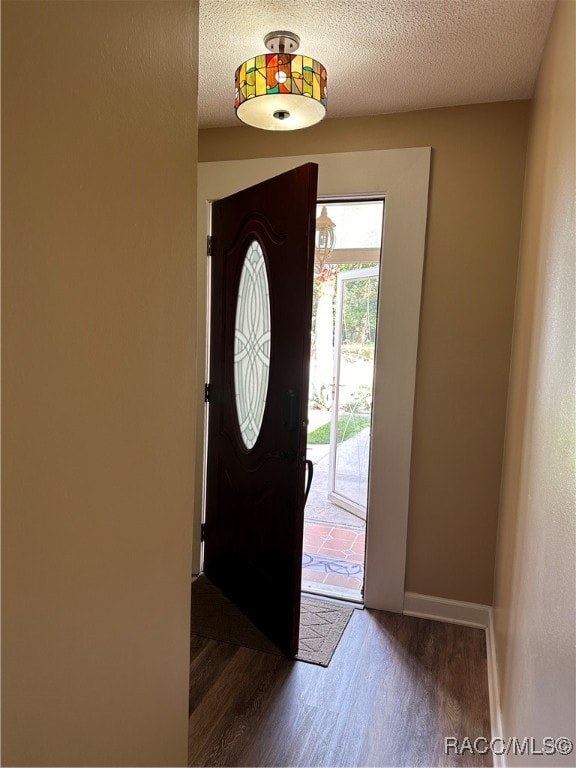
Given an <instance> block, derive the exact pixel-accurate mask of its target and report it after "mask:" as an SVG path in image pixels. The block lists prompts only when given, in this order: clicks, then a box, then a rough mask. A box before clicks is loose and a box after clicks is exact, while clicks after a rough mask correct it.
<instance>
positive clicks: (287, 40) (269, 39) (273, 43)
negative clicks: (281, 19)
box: [264, 30, 300, 53]
mask: <svg viewBox="0 0 576 768" xmlns="http://www.w3.org/2000/svg"><path fill="white" fill-rule="evenodd" d="M264 45H265V46H266V48H268V50H269V51H272V53H294V51H297V50H298V48H299V47H300V38H299V37H298V35H295V34H294V32H286V31H284V30H279V31H277V32H269V33H268V34H267V35H266V37H265V38H264Z"/></svg>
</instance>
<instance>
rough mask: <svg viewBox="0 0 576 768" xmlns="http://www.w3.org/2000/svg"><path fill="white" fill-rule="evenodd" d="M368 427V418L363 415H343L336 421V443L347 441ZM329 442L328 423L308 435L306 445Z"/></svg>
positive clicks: (366, 415)
mask: <svg viewBox="0 0 576 768" xmlns="http://www.w3.org/2000/svg"><path fill="white" fill-rule="evenodd" d="M369 426H370V416H369V415H368V414H364V413H358V414H343V415H342V416H340V418H339V419H338V442H339V443H342V442H344V440H348V439H349V438H351V437H354V435H357V434H358V432H361V431H362V430H363V429H365V428H366V427H369ZM329 442H330V422H328V423H326V424H322V425H321V426H320V427H317V428H316V429H315V430H313V431H312V432H310V433H309V434H308V445H327V444H328V443H329Z"/></svg>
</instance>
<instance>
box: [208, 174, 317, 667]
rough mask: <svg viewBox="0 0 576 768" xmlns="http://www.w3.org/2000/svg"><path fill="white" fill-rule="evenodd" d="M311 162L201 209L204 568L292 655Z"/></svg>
mask: <svg viewBox="0 0 576 768" xmlns="http://www.w3.org/2000/svg"><path fill="white" fill-rule="evenodd" d="M317 175H318V166H317V165H315V164H307V165H303V166H301V167H299V168H296V169H294V170H292V171H289V172H287V173H284V174H282V175H281V176H277V177H275V178H272V179H269V180H268V181H265V182H263V183H261V184H257V185H256V186H254V187H251V188H250V189H246V190H243V191H242V192H238V193H237V194H235V195H232V196H230V197H227V198H225V199H223V200H219V201H217V202H215V203H214V204H213V206H212V256H211V289H212V295H211V318H210V395H209V398H210V399H209V427H208V457H207V478H206V518H205V546H204V572H205V573H206V575H207V576H208V578H209V579H211V581H213V582H214V583H215V584H216V585H217V586H219V587H220V588H221V589H222V590H223V591H224V592H225V594H227V595H228V596H229V597H230V598H231V599H232V600H233V601H234V602H235V603H236V604H237V605H238V607H240V608H241V609H242V610H243V611H244V613H245V614H246V615H247V616H249V618H251V619H252V621H253V622H254V623H255V624H257V626H259V627H260V629H262V631H264V632H265V633H266V634H267V635H268V636H269V637H270V638H271V639H272V640H273V641H274V642H275V643H276V644H277V645H278V647H279V648H281V649H282V650H283V651H284V652H285V653H286V654H288V655H294V654H296V653H297V651H298V628H299V615H300V581H301V567H302V532H303V524H304V485H305V459H306V426H307V400H308V369H309V361H310V325H311V313H312V284H313V267H314V231H315V214H316V187H317Z"/></svg>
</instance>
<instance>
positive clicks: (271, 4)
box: [199, 0, 554, 128]
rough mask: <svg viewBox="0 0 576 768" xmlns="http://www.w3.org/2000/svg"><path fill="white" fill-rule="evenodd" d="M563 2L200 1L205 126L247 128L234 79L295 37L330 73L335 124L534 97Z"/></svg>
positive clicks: (330, 113)
mask: <svg viewBox="0 0 576 768" xmlns="http://www.w3.org/2000/svg"><path fill="white" fill-rule="evenodd" d="M553 10H554V0H331V2H327V1H326V0H281V1H280V0H267V1H266V0H200V96H199V99H200V127H201V128H208V127H215V126H225V125H240V123H239V121H238V119H237V118H236V117H235V115H234V108H233V100H234V72H235V70H236V67H237V66H238V65H239V64H241V63H242V62H243V61H244V60H245V59H248V58H250V57H251V56H254V55H256V54H259V53H265V52H266V49H265V48H264V42H263V39H264V36H265V35H266V34H267V33H268V32H271V31H273V30H277V29H287V30H290V31H292V32H295V33H296V34H297V35H299V36H300V39H301V44H300V50H299V53H303V54H305V55H309V56H312V57H314V58H315V59H318V60H319V61H321V62H322V64H324V66H325V67H326V68H327V70H328V115H327V116H328V117H345V116H351V115H374V114H383V113H386V112H406V111H409V110H414V109H426V108H430V107H444V106H451V105H456V104H474V103H481V102H487V101H504V100H507V99H525V98H530V97H531V96H532V90H533V87H534V82H535V79H536V75H537V72H538V66H539V64H540V59H541V56H542V50H543V47H544V41H545V38H546V33H547V31H548V26H549V23H550V18H551V16H552V12H553Z"/></svg>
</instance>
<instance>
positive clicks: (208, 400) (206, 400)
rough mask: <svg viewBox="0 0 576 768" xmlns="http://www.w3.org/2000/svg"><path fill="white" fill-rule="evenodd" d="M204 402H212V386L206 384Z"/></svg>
mask: <svg viewBox="0 0 576 768" xmlns="http://www.w3.org/2000/svg"><path fill="white" fill-rule="evenodd" d="M204 402H205V403H209V402H210V384H204Z"/></svg>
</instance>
